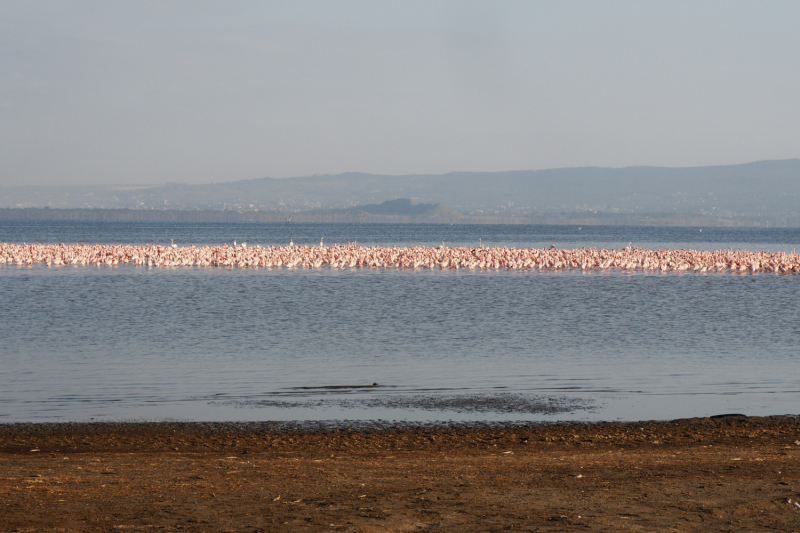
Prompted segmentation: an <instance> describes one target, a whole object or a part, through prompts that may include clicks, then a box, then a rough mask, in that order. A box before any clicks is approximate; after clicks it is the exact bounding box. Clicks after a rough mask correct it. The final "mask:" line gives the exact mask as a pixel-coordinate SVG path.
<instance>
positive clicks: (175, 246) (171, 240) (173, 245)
mask: <svg viewBox="0 0 800 533" xmlns="http://www.w3.org/2000/svg"><path fill="white" fill-rule="evenodd" d="M169 242H171V243H172V247H173V248H177V247H178V245H177V244H175V240H174V239H170V240H169Z"/></svg>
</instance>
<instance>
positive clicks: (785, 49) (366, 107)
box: [0, 0, 800, 185]
mask: <svg viewBox="0 0 800 533" xmlns="http://www.w3.org/2000/svg"><path fill="white" fill-rule="evenodd" d="M799 22H800V2H797V1H795V0H792V1H786V2H777V1H775V2H770V1H752V2H737V1H732V0H724V1H718V2H717V1H713V2H712V1H707V2H703V1H698V0H691V1H686V2H681V1H674V0H673V1H669V2H656V1H641V0H637V1H631V2H615V1H585V2H575V1H568V0H558V1H553V2H534V1H521V2H512V1H507V2H502V1H498V0H491V1H485V2H483V1H475V2H470V1H465V0H456V1H452V2H437V1H432V0H424V1H419V2H416V1H411V0H398V1H394V2H388V1H387V2H381V1H378V0H365V1H302V0H291V1H287V2H268V1H254V2H244V1H225V2H222V1H220V2H201V1H198V0H191V1H171V2H165V1H162V0H159V1H154V2H147V1H141V0H137V1H135V2H124V1H111V0H101V1H61V0H58V1H44V0H36V1H31V0H21V1H8V0H0V185H21V184H36V185H45V184H91V183H130V184H136V183H163V182H167V181H177V182H188V183H206V182H211V181H217V182H219V181H231V180H236V179H249V178H257V177H264V176H272V177H286V176H301V175H311V174H328V173H339V172H346V171H359V172H374V173H384V174H405V173H443V172H449V171H454V170H510V169H539V168H552V167H570V166H629V165H663V166H694V165H712V164H729V163H740V162H748V161H754V160H759V159H784V158H794V157H799V156H800V31H798V23H799Z"/></svg>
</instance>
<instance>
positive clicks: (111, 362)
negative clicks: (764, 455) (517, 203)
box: [0, 222, 800, 421]
mask: <svg viewBox="0 0 800 533" xmlns="http://www.w3.org/2000/svg"><path fill="white" fill-rule="evenodd" d="M288 226H290V227H291V226H294V225H288ZM415 228H416V229H415ZM478 229H479V230H481V231H483V232H485V233H483V234H485V235H488V237H486V238H483V237H481V238H483V242H484V244H494V245H523V246H537V245H540V243H542V242H548V243H549V241H552V242H553V243H555V244H557V245H559V246H565V247H578V246H597V247H601V246H602V247H610V245H609V244H608V243H610V242H614V243H616V244H615V245H616V247H622V246H624V245H626V244H627V242H628V241H631V240H633V237H634V236H638V237H639V238H640V239H641V242H652V243H656V244H657V245H658V247H666V245H668V244H670V243H671V244H672V245H673V246H670V247H673V248H684V247H685V248H695V249H700V248H705V249H713V248H723V247H741V248H748V249H758V250H762V249H767V250H776V251H777V250H785V251H791V250H792V248H794V247H796V246H797V244H796V243H797V241H799V240H800V232H798V231H797V230H784V229H776V230H770V229H759V230H743V229H736V230H729V229H724V230H723V229H713V228H712V229H709V230H706V229H705V228H704V231H703V232H700V231H699V228H688V229H687V228H629V227H620V228H610V227H606V228H597V227H592V228H582V229H581V230H577V228H571V227H570V228H562V227H552V226H550V227H548V226H540V227H527V228H526V227H518V226H499V227H493V226H480V227H478ZM587 229H591V231H592V232H593V233H592V236H594V237H595V238H596V239H597V241H593V240H592V239H587V240H584V241H580V240H574V239H579V238H580V239H586V237H585V236H586V235H588V233H581V234H580V235H577V236H576V235H575V234H576V232H577V231H581V232H583V231H585V230H587ZM290 230H292V231H293V233H296V235H295V236H293V237H290V238H293V239H294V241H295V243H298V244H299V243H302V239H312V234H314V232H316V234H320V233H322V234H324V235H325V241H326V242H330V243H334V242H348V241H354V240H358V241H359V243H360V244H368V243H369V244H382V245H392V244H397V245H404V244H409V243H412V244H417V242H422V243H423V244H435V243H436V240H437V239H438V241H439V242H440V241H441V239H442V238H446V239H447V241H448V242H449V243H452V244H454V245H455V244H469V242H468V241H469V240H470V239H472V237H473V236H474V233H473V231H474V230H475V227H469V226H437V225H427V226H412V227H408V226H399V225H312V224H308V225H303V226H302V227H299V225H298V227H291V228H288V229H287V225H284V224H272V225H269V224H227V225H226V224H210V225H202V224H196V225H195V224H138V225H128V224H122V223H99V224H98V223H63V222H59V223H57V225H56V224H55V223H48V224H45V223H42V222H36V223H33V224H31V223H24V222H23V223H14V224H9V223H6V222H4V223H2V224H0V242H23V241H26V242H29V243H30V242H67V243H71V242H98V243H120V242H132V243H146V242H157V241H159V240H160V241H161V242H168V241H169V239H167V238H164V236H165V235H168V234H174V235H180V236H181V237H180V239H175V240H176V242H178V241H179V240H181V241H184V242H182V244H186V243H187V242H186V241H189V240H190V239H189V238H188V237H194V238H195V240H192V241H191V242H193V243H195V244H219V243H220V242H226V241H227V242H232V240H233V239H231V238H229V237H230V235H244V236H243V237H240V238H239V239H240V240H249V241H250V242H251V243H253V244H262V245H266V244H273V243H282V241H281V239H284V238H285V237H286V234H285V232H287V231H290ZM248 231H249V232H251V233H247V232H248ZM526 231H527V232H526ZM448 232H449V233H448ZM224 233H227V234H228V236H227V237H226V236H223V234H224ZM701 234H702V235H703V237H702V239H704V240H697V241H692V240H691V239H692V238H693V236H694V237H699V236H700V235H701ZM328 235H331V236H332V237H330V238H329V237H328ZM441 235H445V236H444V237H440V236H441ZM187 236H188V237H187ZM712 236H713V238H711V237H712ZM412 237H413V238H415V239H419V240H417V241H416V242H412V241H413V238H412ZM170 238H173V239H174V238H175V237H170ZM259 238H262V240H260V241H259V240H258V239H259ZM313 238H315V239H317V241H318V239H319V237H313ZM525 238H527V239H529V240H528V241H526V240H525ZM370 239H372V240H370ZM423 239H425V240H423ZM492 239H494V240H495V242H493V241H492ZM570 239H573V240H570ZM714 239H717V240H716V241H715V240H714ZM287 240H288V239H287ZM487 240H489V241H490V242H488V243H487V242H486V241H487ZM641 242H637V244H639V245H640V246H641V245H642V244H641ZM475 244H477V243H475ZM0 302H2V303H0V339H1V340H0V363H1V364H0V420H5V421H15V420H38V421H44V420H51V421H55V420H88V419H91V418H94V419H96V420H100V419H139V418H143V419H168V418H177V419H191V420H262V419H272V420H292V419H332V418H336V419H389V420H392V419H397V420H433V419H436V420H448V419H452V420H554V419H559V420H598V419H662V418H678V417H688V416H700V415H708V414H717V413H721V412H742V413H745V414H750V415H756V414H785V413H793V412H798V411H800V409H798V408H797V404H798V400H800V373H799V372H798V367H797V360H796V359H797V354H798V348H797V347H798V346H800V307H799V306H798V302H800V279H799V278H798V277H797V276H777V275H767V274H759V275H731V274H706V275H699V274H671V273H670V274H666V275H665V274H644V273H636V274H625V273H619V272H603V273H599V272H593V273H579V272H463V271H459V272H453V271H394V270H387V271H380V270H368V269H364V270H314V271H304V270H263V269H262V270H249V269H248V270H238V269H200V268H189V269H145V268H135V267H131V266H127V267H117V268H112V267H105V268H97V267H66V268H60V269H59V268H51V269H48V268H46V267H43V266H34V267H30V268H20V267H0ZM373 383H377V386H371V385H372V384H373ZM353 385H358V386H360V387H351V386H353ZM365 385H369V386H367V387H363V386H365ZM325 387H327V388H325ZM428 397H429V398H431V400H430V401H429V402H427V403H425V402H424V401H423V402H420V401H419V400H420V399H423V400H424V398H428ZM487 398H489V399H491V398H494V399H495V400H496V401H497V403H496V404H495V405H496V406H497V407H496V409H495V410H492V409H487V408H486V406H487V405H489V406H491V402H489V403H488V404H487V403H486V401H485V400H486V399H487ZM504 398H505V400H508V401H506V402H505V403H506V404H508V405H512V406H513V405H517V407H516V408H512V409H503V408H501V407H500V406H501V404H503V401H504ZM521 398H524V399H527V400H529V402H528V404H524V402H522V403H517V404H515V403H514V401H516V400H519V399H521ZM515 399H516V400H515ZM511 400H514V401H511ZM527 400H526V401H527ZM524 405H529V407H530V408H528V409H526V408H525V407H524ZM536 405H539V406H541V407H542V408H541V409H537V408H536V407H535V406H536ZM559 405H560V406H567V407H568V409H566V410H564V409H552V407H553V406H559ZM476 406H479V407H476ZM480 406H483V407H480ZM520 406H522V407H520Z"/></svg>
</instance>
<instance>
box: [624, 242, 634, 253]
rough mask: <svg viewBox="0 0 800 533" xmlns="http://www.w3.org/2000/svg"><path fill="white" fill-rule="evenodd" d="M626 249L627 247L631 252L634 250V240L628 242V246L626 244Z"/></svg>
mask: <svg viewBox="0 0 800 533" xmlns="http://www.w3.org/2000/svg"><path fill="white" fill-rule="evenodd" d="M625 249H626V250H628V251H629V252H630V251H631V250H633V243H632V242H629V243H628V246H626V247H625Z"/></svg>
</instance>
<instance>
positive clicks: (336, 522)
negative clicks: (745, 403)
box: [0, 417, 800, 532]
mask: <svg viewBox="0 0 800 533" xmlns="http://www.w3.org/2000/svg"><path fill="white" fill-rule="evenodd" d="M798 457H800V419H798V418H794V417H767V418H744V417H727V418H718V419H708V418H705V419H692V420H680V421H673V422H655V423H654V422H639V423H625V424H621V423H601V424H558V425H540V426H535V425H527V426H511V425H508V426H498V425H495V426H483V427H471V428H470V427H464V426H462V427H450V428H445V427H439V428H435V427H429V426H419V427H399V428H394V427H376V426H371V425H363V426H358V427H349V428H348V427H339V428H338V429H332V428H330V427H328V428H326V427H320V428H315V427H312V426H310V425H306V426H299V427H296V428H295V427H294V426H293V425H291V424H282V425H271V424H252V425H242V424H172V423H153V424H148V423H146V424H7V425H0V531H176V530H180V531H247V532H249V531H505V530H509V531H753V530H778V531H798V530H800V504H798V506H795V505H794V503H793V502H794V501H795V499H798V500H800V464H798ZM790 501H791V502H792V503H790Z"/></svg>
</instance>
